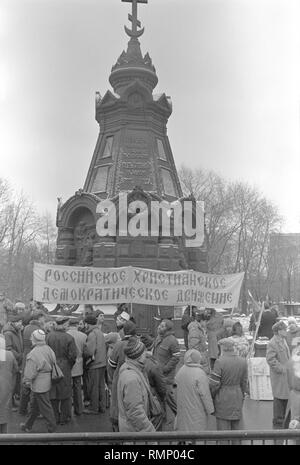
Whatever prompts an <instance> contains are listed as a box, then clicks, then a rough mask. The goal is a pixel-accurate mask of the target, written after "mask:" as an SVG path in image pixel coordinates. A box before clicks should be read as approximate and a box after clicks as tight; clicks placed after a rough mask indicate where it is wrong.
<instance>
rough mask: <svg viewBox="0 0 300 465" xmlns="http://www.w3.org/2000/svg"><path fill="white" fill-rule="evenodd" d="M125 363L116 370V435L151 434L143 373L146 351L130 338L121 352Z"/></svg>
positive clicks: (134, 339)
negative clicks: (118, 432) (117, 413)
mask: <svg viewBox="0 0 300 465" xmlns="http://www.w3.org/2000/svg"><path fill="white" fill-rule="evenodd" d="M124 353H125V363H123V365H122V366H121V368H120V372H119V379H118V386H117V387H118V407H119V431H120V432H121V433H124V432H149V433H151V432H154V431H155V428H154V426H153V424H152V423H151V421H150V419H149V414H150V412H149V393H148V392H149V391H150V386H149V382H148V379H147V378H146V377H145V376H144V374H143V370H144V365H145V360H146V347H145V345H144V344H143V343H142V342H141V341H140V340H139V339H138V338H137V337H132V338H131V339H130V340H129V341H128V343H127V345H126V347H125V349H124Z"/></svg>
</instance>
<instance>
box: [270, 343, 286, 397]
mask: <svg viewBox="0 0 300 465" xmlns="http://www.w3.org/2000/svg"><path fill="white" fill-rule="evenodd" d="M289 358H290V350H289V348H288V345H287V342H286V340H285V339H283V338H282V337H280V336H278V335H275V336H273V337H272V339H271V340H270V341H269V343H268V347H267V353H266V360H267V362H268V364H269V366H270V381H271V386H272V391H273V396H274V397H276V398H277V399H288V398H289V388H288V383H287V363H288V361H289Z"/></svg>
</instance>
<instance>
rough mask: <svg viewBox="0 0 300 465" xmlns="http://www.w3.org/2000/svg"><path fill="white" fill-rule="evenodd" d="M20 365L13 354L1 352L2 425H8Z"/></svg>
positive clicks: (0, 396) (0, 400) (0, 392)
mask: <svg viewBox="0 0 300 465" xmlns="http://www.w3.org/2000/svg"><path fill="white" fill-rule="evenodd" d="M17 371H18V364H17V362H16V359H15V357H14V355H13V353H12V352H9V351H7V350H0V425H2V424H3V423H8V421H9V418H10V412H11V397H12V393H13V389H14V384H15V375H16V373H17Z"/></svg>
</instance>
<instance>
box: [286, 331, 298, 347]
mask: <svg viewBox="0 0 300 465" xmlns="http://www.w3.org/2000/svg"><path fill="white" fill-rule="evenodd" d="M286 342H287V344H288V346H289V349H290V352H291V353H292V350H293V349H294V348H295V347H297V345H298V344H299V343H300V328H299V327H297V329H296V331H291V330H290V329H288V331H287V336H286Z"/></svg>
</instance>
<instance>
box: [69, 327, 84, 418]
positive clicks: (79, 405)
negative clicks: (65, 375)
mask: <svg viewBox="0 0 300 465" xmlns="http://www.w3.org/2000/svg"><path fill="white" fill-rule="evenodd" d="M78 324H79V320H77V319H70V321H69V329H68V331H67V333H68V334H70V335H71V336H72V337H73V338H74V341H75V345H76V349H77V358H76V362H75V364H74V365H73V367H72V371H71V375H72V393H73V408H74V413H75V415H81V414H82V412H83V401H82V390H81V384H82V375H83V350H84V346H85V343H86V339H87V335H86V334H84V333H83V332H81V331H78Z"/></svg>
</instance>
